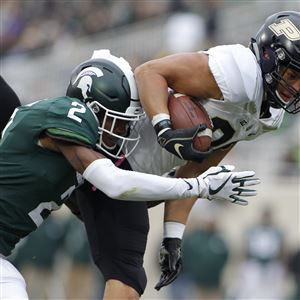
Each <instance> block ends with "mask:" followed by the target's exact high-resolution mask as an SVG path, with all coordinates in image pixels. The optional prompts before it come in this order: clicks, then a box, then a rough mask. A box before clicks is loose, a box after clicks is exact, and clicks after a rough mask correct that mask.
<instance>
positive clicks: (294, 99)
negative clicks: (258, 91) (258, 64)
mask: <svg viewBox="0 0 300 300" xmlns="http://www.w3.org/2000/svg"><path fill="white" fill-rule="evenodd" d="M275 55H276V62H277V63H276V69H275V70H274V71H272V72H270V73H267V74H265V76H264V79H265V81H266V86H267V89H268V92H269V94H270V95H271V99H269V101H270V103H271V105H272V106H273V107H275V108H283V109H284V110H285V111H287V112H288V113H292V114H295V113H297V112H299V111H300V90H296V89H295V88H294V87H293V86H292V85H291V83H292V82H293V77H295V78H296V80H300V66H299V63H298V62H297V61H295V60H293V59H292V58H291V57H290V56H289V54H288V53H287V52H286V51H285V50H284V49H282V48H279V49H277V50H276V51H275ZM293 74H294V75H293ZM282 93H283V94H285V95H286V96H288V99H284V98H283V96H282V95H281V94H282Z"/></svg>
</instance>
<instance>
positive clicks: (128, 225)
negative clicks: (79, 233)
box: [76, 183, 149, 294]
mask: <svg viewBox="0 0 300 300" xmlns="http://www.w3.org/2000/svg"><path fill="white" fill-rule="evenodd" d="M76 196H77V198H78V203H79V206H80V211H81V214H82V217H83V220H84V223H85V226H86V230H87V234H88V239H89V243H90V247H91V251H92V256H93V259H94V261H95V263H96V265H97V266H98V267H99V269H100V271H101V272H102V274H103V277H104V278H105V280H106V281H107V280H109V279H117V280H120V281H121V282H123V283H125V284H127V285H129V286H131V287H133V288H134V289H135V290H136V291H137V292H138V293H140V294H141V293H143V290H144V288H145V285H146V275H145V271H144V268H143V261H144V253H145V248H146V243H147V235H148V231H149V219H148V211H147V205H146V203H145V202H129V201H121V200H113V199H110V198H109V197H107V196H106V195H105V194H103V193H102V192H99V191H97V192H93V191H92V189H91V186H90V184H89V183H85V184H84V185H83V186H82V187H81V188H80V189H79V190H77V191H76Z"/></svg>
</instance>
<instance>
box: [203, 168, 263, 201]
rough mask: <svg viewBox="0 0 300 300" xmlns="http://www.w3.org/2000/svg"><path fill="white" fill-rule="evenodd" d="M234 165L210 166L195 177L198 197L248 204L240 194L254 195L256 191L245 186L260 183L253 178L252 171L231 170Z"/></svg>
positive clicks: (253, 173)
mask: <svg viewBox="0 0 300 300" xmlns="http://www.w3.org/2000/svg"><path fill="white" fill-rule="evenodd" d="M234 168H235V167H234V166H231V165H224V166H219V167H211V168H209V169H208V170H207V171H206V172H204V173H203V174H201V175H200V176H198V177H197V179H198V181H199V192H200V195H199V197H200V198H206V199H208V200H227V201H230V202H232V203H236V204H239V205H248V201H246V200H244V199H242V198H240V196H245V197H248V196H255V195H257V191H256V190H253V189H247V188H245V187H247V186H251V185H257V184H259V183H260V180H259V179H258V178H253V176H254V175H255V172H254V171H243V172H232V170H233V169H234Z"/></svg>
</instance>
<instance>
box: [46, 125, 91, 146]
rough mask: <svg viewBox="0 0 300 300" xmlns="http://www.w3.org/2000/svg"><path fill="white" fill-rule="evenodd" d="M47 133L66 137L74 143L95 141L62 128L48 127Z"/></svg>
mask: <svg viewBox="0 0 300 300" xmlns="http://www.w3.org/2000/svg"><path fill="white" fill-rule="evenodd" d="M47 133H48V134H49V136H51V137H53V138H59V139H64V140H66V141H71V142H74V143H80V144H84V145H92V144H93V142H92V141H90V140H89V139H88V138H87V137H85V136H82V135H80V134H77V133H75V132H72V131H69V130H66V129H62V128H48V129H47Z"/></svg>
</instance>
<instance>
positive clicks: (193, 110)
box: [168, 93, 213, 151]
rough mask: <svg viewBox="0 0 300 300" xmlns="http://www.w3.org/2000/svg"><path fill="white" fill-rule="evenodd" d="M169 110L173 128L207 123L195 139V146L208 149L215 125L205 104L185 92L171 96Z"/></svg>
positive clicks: (197, 148)
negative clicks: (194, 99) (184, 93)
mask: <svg viewBox="0 0 300 300" xmlns="http://www.w3.org/2000/svg"><path fill="white" fill-rule="evenodd" d="M168 105H169V112H170V118H171V123H172V127H173V129H183V128H192V127H194V126H196V125H199V124H206V125H207V128H206V129H205V130H203V131H200V132H199V133H198V134H197V136H195V138H194V139H193V146H194V148H195V149H196V150H198V151H207V150H208V149H209V148H210V145H211V141H212V129H213V125H212V122H211V119H210V117H209V115H208V113H207V111H206V110H205V108H204V106H203V105H202V104H201V103H200V102H199V101H198V102H196V101H193V100H192V99H191V98H190V97H189V96H186V95H183V94H178V93H175V94H171V95H170V96H169V104H168Z"/></svg>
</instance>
